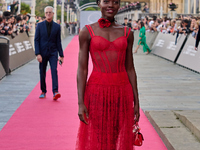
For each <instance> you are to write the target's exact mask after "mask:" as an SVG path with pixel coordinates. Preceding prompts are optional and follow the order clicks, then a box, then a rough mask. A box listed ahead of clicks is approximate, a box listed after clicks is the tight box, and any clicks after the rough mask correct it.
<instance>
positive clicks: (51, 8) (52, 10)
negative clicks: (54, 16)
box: [44, 6, 54, 13]
mask: <svg viewBox="0 0 200 150" xmlns="http://www.w3.org/2000/svg"><path fill="white" fill-rule="evenodd" d="M47 8H51V9H52V12H53V13H54V8H53V7H52V6H46V7H45V8H44V12H45V10H46V9H47Z"/></svg>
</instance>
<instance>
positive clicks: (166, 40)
mask: <svg viewBox="0 0 200 150" xmlns="http://www.w3.org/2000/svg"><path fill="white" fill-rule="evenodd" d="M175 40H176V34H175V35H172V34H163V33H159V34H158V36H157V38H156V40H155V42H154V44H153V47H152V53H153V54H155V55H158V56H161V57H163V58H166V59H168V60H171V61H173V62H175V60H176V59H177V56H178V54H179V51H180V50H181V48H182V46H183V43H184V41H185V40H186V36H185V35H184V34H180V35H179V37H178V39H177V44H176V45H175Z"/></svg>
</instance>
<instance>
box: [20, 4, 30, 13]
mask: <svg viewBox="0 0 200 150" xmlns="http://www.w3.org/2000/svg"><path fill="white" fill-rule="evenodd" d="M20 13H21V14H23V15H25V14H27V13H31V9H30V6H29V5H28V4H26V3H21V12H20Z"/></svg>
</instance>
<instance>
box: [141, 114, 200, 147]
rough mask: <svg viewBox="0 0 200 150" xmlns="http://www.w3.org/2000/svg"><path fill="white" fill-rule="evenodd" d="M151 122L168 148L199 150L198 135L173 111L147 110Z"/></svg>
mask: <svg viewBox="0 0 200 150" xmlns="http://www.w3.org/2000/svg"><path fill="white" fill-rule="evenodd" d="M145 114H146V116H147V117H148V119H149V121H150V122H151V124H152V125H153V126H154V128H155V130H156V131H157V133H158V134H159V136H160V137H161V139H162V140H163V142H164V143H165V145H166V147H167V149H168V150H199V149H200V142H199V140H198V139H197V137H196V136H194V135H193V134H192V132H190V130H189V129H188V128H187V127H186V126H185V125H184V124H183V123H182V122H181V121H180V120H179V119H178V118H177V116H176V115H175V113H174V112H173V111H170V110H167V111H148V112H147V111H146V112H145Z"/></svg>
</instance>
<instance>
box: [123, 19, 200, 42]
mask: <svg viewBox="0 0 200 150" xmlns="http://www.w3.org/2000/svg"><path fill="white" fill-rule="evenodd" d="M140 22H143V23H144V26H145V30H146V31H149V32H156V31H157V32H162V33H164V34H175V33H179V34H189V33H191V34H192V36H193V37H194V38H196V35H197V33H198V30H199V22H200V17H193V16H190V17H182V16H179V17H177V18H175V19H171V18H167V17H164V18H157V17H156V16H153V17H152V18H150V17H147V16H146V17H144V18H143V19H138V20H133V21H132V20H131V19H129V20H128V18H124V24H123V25H126V26H128V27H130V28H132V29H133V30H140V27H139V24H140Z"/></svg>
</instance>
